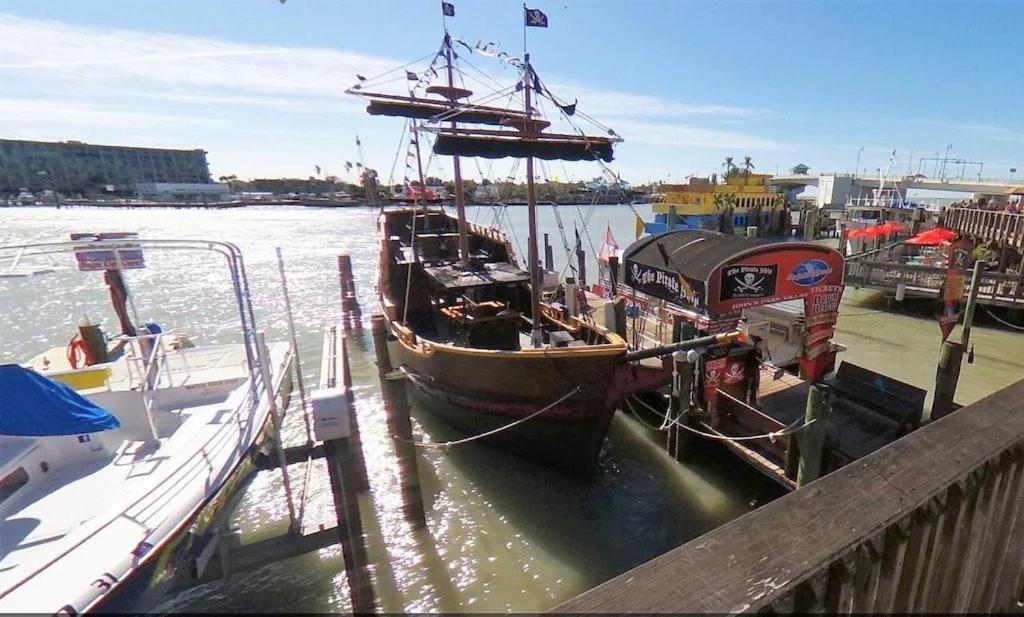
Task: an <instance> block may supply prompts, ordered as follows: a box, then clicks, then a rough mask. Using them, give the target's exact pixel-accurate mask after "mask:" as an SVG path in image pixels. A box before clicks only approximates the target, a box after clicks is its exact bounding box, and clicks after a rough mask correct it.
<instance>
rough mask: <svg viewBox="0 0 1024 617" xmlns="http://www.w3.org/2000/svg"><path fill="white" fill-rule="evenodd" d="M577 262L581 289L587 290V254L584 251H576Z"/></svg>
mask: <svg viewBox="0 0 1024 617" xmlns="http://www.w3.org/2000/svg"><path fill="white" fill-rule="evenodd" d="M576 261H577V262H578V263H579V269H580V289H586V288H587V253H586V251H584V250H583V249H580V250H578V251H576Z"/></svg>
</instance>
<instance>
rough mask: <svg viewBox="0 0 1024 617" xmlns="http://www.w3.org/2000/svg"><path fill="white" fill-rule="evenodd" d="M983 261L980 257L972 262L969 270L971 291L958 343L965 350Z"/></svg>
mask: <svg viewBox="0 0 1024 617" xmlns="http://www.w3.org/2000/svg"><path fill="white" fill-rule="evenodd" d="M984 267H985V262H984V261H981V260H980V259H979V260H978V261H976V262H974V270H973V271H972V272H971V291H970V292H968V294H967V306H965V307H964V326H963V332H961V334H960V345H961V347H963V351H966V350H967V344H968V343H970V342H971V326H972V325H973V324H974V309H975V307H976V306H977V304H978V288H979V287H980V286H981V270H982V268H984Z"/></svg>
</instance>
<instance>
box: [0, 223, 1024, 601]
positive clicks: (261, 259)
mask: <svg viewBox="0 0 1024 617" xmlns="http://www.w3.org/2000/svg"><path fill="white" fill-rule="evenodd" d="M639 208H640V209H641V213H642V214H645V215H646V214H647V207H646V206H640V207H639ZM561 214H562V218H563V222H564V224H565V232H566V238H567V241H568V243H569V245H570V246H572V244H573V243H574V231H573V227H574V223H575V224H579V220H580V218H581V217H580V214H582V215H583V218H587V216H588V215H589V219H588V224H587V225H586V229H587V230H589V236H590V237H592V239H593V247H592V246H591V242H590V241H589V240H588V237H587V236H588V234H587V233H586V231H585V230H584V227H583V226H581V227H580V233H581V236H582V245H583V247H584V249H585V250H586V251H587V253H588V255H589V256H591V259H592V256H593V248H596V247H599V245H600V243H601V239H602V237H603V233H604V228H605V225H606V224H610V225H611V228H612V229H613V231H614V233H615V235H616V237H617V238H618V240H619V242H620V244H623V245H625V244H627V243H628V242H629V241H630V240H631V239H632V238H633V214H632V212H631V211H630V210H629V209H628V208H624V207H614V206H599V207H596V208H594V209H590V208H587V207H581V209H580V210H579V211H577V210H576V209H575V208H574V207H571V206H570V207H564V206H563V207H562V209H561ZM507 216H508V217H509V222H510V223H511V225H510V226H509V225H506V227H508V228H510V229H514V230H515V233H513V234H511V235H512V236H513V242H514V243H517V244H518V248H517V250H518V251H519V253H520V254H521V255H525V245H524V244H523V243H524V242H525V240H526V232H525V229H526V210H525V208H510V209H508V211H507ZM469 218H470V219H471V220H477V221H478V222H481V223H490V222H491V221H492V220H493V211H492V210H491V209H490V208H470V214H469ZM374 222H375V213H374V212H373V211H371V210H369V209H347V210H320V209H307V208H246V209H233V210H227V211H208V210H188V211H186V210H153V211H150V210H128V211H117V210H109V209H95V210H93V209H65V210H54V209H32V208H9V209H0V243H3V244H11V243H15V242H27V241H32V240H57V239H63V238H65V237H66V236H67V233H68V232H70V231H137V232H139V233H140V234H142V235H145V236H148V237H163V238H168V237H175V238H209V239H223V240H230V241H233V242H235V243H237V244H238V245H240V246H241V248H242V251H243V253H244V256H245V260H246V266H247V270H248V272H249V276H250V281H251V285H252V288H253V294H254V303H255V309H256V313H257V320H258V323H259V325H260V327H262V328H265V329H266V330H267V338H268V339H269V340H285V339H286V337H287V330H286V320H285V315H284V312H283V310H284V303H283V300H282V298H281V293H280V281H279V279H278V276H277V267H276V258H275V255H274V247H275V246H280V247H282V249H283V251H284V256H285V260H286V267H287V270H288V278H289V287H290V290H291V292H292V305H293V308H294V311H295V323H296V328H297V330H298V336H299V346H300V350H301V357H302V369H303V373H304V375H305V378H306V381H307V384H308V385H310V386H312V385H313V384H315V382H316V378H317V375H318V370H319V358H320V345H321V336H322V332H323V328H324V326H325V325H326V324H329V323H332V322H333V321H334V320H336V319H337V317H338V284H337V274H336V266H335V264H336V256H337V254H338V253H340V252H348V253H349V254H350V255H351V256H352V260H353V264H354V269H355V272H354V273H355V277H356V285H357V289H358V292H359V294H360V299H361V304H362V306H363V309H364V312H365V313H366V314H367V315H368V314H370V313H371V312H373V310H374V307H375V300H374V287H373V286H374V281H375V278H376V249H377V241H376V235H375V225H374ZM540 226H541V231H542V232H547V233H549V234H550V237H551V243H552V244H553V245H554V246H555V247H556V250H555V262H556V268H557V269H559V270H561V269H563V268H564V267H565V264H566V262H567V259H566V254H565V252H564V250H563V245H562V240H561V234H560V233H559V229H558V225H557V224H556V220H555V217H554V215H553V214H552V210H551V208H542V209H541V212H540ZM147 259H148V261H149V266H150V267H149V268H147V269H146V270H141V271H133V272H131V273H129V274H128V280H129V284H130V286H131V288H132V291H133V293H134V294H135V296H136V298H137V303H138V309H139V313H140V316H141V317H142V318H143V319H148V318H152V319H155V320H156V321H157V322H158V323H160V324H162V325H163V326H164V327H165V328H167V329H173V330H175V331H178V332H183V333H188V334H189V335H191V336H192V337H193V338H194V339H196V340H197V341H198V342H199V343H200V344H203V343H224V342H231V341H233V340H237V337H236V336H235V334H234V332H235V330H237V315H236V314H235V313H234V309H233V307H232V303H231V296H230V293H229V292H228V291H227V287H226V283H227V275H226V270H225V268H224V267H223V264H222V263H221V262H219V261H218V260H216V259H214V258H211V257H206V256H203V257H196V256H195V255H192V254H184V253H182V254H158V253H153V254H150V255H148V256H147ZM594 268H596V264H595V263H594V262H593V261H591V262H590V264H589V268H588V269H589V270H590V273H589V276H590V278H591V279H593V277H594V274H595V270H594ZM882 307H884V303H880V301H879V300H878V297H877V295H875V294H868V293H865V292H860V291H854V290H850V291H849V292H848V294H847V297H846V299H845V300H844V305H843V316H842V317H841V319H840V321H839V333H838V335H837V337H836V338H837V340H838V341H840V342H842V343H845V344H847V345H848V346H849V347H850V349H849V351H847V352H845V353H844V354H843V356H842V357H843V359H846V360H849V361H852V362H855V363H857V364H861V365H863V366H867V367H870V368H873V369H875V370H880V371H883V372H887V373H889V374H891V375H893V376H894V377H896V378H898V379H903V380H905V381H908V382H910V383H913V384H915V385H918V386H921V387H924V388H927V389H931V388H932V385H933V381H934V366H935V360H936V357H937V353H938V339H939V337H938V326H937V325H936V324H935V322H934V320H933V319H931V318H929V317H927V316H913V315H891V314H882V313H880V312H878V311H879V309H880V308H882ZM0 315H3V320H2V321H0V362H12V361H19V360H24V359H26V358H28V357H29V356H31V355H33V354H35V353H38V352H39V351H41V350H43V349H45V348H48V347H51V346H54V345H63V344H64V343H66V342H67V340H68V338H70V336H71V334H72V333H73V331H74V327H75V326H76V325H77V323H78V322H79V320H80V319H81V318H82V316H83V315H88V317H90V318H91V319H93V320H100V321H101V323H102V324H103V326H104V327H105V329H106V330H107V331H114V330H115V323H114V321H113V316H112V315H111V314H110V311H109V309H108V300H107V296H106V291H105V289H104V288H103V286H102V279H101V277H100V275H99V274H95V273H73V272H70V273H65V272H61V273H56V274H51V275H46V276H43V277H37V278H34V279H30V280H26V279H15V280H4V279H0ZM954 336H957V334H956V333H954ZM973 339H974V340H975V341H976V343H977V349H978V351H977V359H976V362H975V364H974V365H971V366H965V368H964V371H963V373H962V376H961V389H960V391H959V395H958V401H960V402H964V403H967V402H971V401H973V400H976V399H978V398H980V397H982V396H984V395H985V394H987V393H989V392H991V391H993V390H995V389H998V388H999V387H1002V386H1004V385H1007V384H1009V383H1011V382H1013V381H1015V380H1016V379H1017V378H1019V377H1020V375H1021V371H1020V362H1021V360H1019V359H1020V358H1024V336H1021V335H1019V334H1009V333H1006V332H1004V331H1001V330H994V329H991V328H988V327H985V326H984V325H982V326H980V327H977V328H976V329H975V330H974V335H973ZM349 349H350V353H351V361H352V372H353V379H354V382H355V386H356V392H355V394H356V401H357V411H358V414H359V418H360V423H361V430H362V432H363V440H364V449H365V452H366V456H367V461H366V464H367V470H368V474H369V479H370V484H371V496H372V507H373V509H374V511H375V513H376V516H377V519H378V522H377V524H376V525H368V527H367V531H368V533H369V535H370V547H369V549H370V557H371V559H372V560H373V562H374V564H375V568H374V576H375V578H376V581H377V583H378V591H379V592H380V598H379V602H380V605H381V607H382V608H383V609H384V610H387V611H417V612H419V611H480V612H505V611H540V610H544V609H548V608H551V607H553V606H555V605H557V604H558V603H560V602H562V601H564V600H566V599H568V598H571V597H573V596H575V595H577V594H579V593H581V592H582V591H585V590H586V589H588V588H590V587H592V586H594V585H596V584H598V583H600V582H602V581H604V580H607V579H608V578H610V577H612V576H614V575H616V574H619V573H621V572H623V571H625V570H627V569H629V568H630V567H633V566H635V565H637V564H639V563H642V562H643V561H646V560H648V559H650V558H652V557H654V556H656V555H658V554H661V553H663V552H665V551H666V550H669V549H670V548H672V547H674V546H677V545H678V544H681V543H683V542H685V541H687V540H689V539H692V538H694V537H696V536H698V535H700V534H701V533H704V532H706V531H708V530H710V529H712V528H713V527H715V526H718V525H720V524H722V523H724V522H726V521H728V520H731V519H732V518H735V517H736V516H739V515H740V514H743V513H744V512H747V511H749V510H750V509H751V508H753V507H754V506H756V505H758V504H760V503H763V502H764V501H766V500H768V499H771V498H773V497H775V496H777V495H778V494H779V492H778V490H777V489H776V488H775V487H774V486H773V485H772V484H771V483H770V482H769V481H768V480H765V479H764V478H762V477H761V476H760V475H759V474H757V473H756V472H754V471H753V470H751V469H750V468H748V467H746V466H744V465H743V464H741V463H739V462H738V461H737V460H736V459H734V458H732V457H731V456H730V455H728V454H727V453H725V452H724V450H723V449H721V448H720V447H718V446H716V445H702V446H700V447H698V448H697V449H696V450H695V452H694V455H693V456H692V460H691V462H689V463H688V464H687V465H685V466H682V465H678V464H676V463H675V462H674V461H672V460H671V459H669V458H668V457H667V456H666V455H665V454H664V453H663V452H662V451H661V450H660V449H659V448H658V447H657V445H656V439H657V436H656V435H654V434H653V433H651V432H650V431H648V430H647V429H644V428H643V427H641V426H640V425H638V424H637V423H636V422H635V421H633V420H632V419H629V418H625V417H622V416H621V415H620V416H619V417H617V418H616V420H615V421H614V423H613V425H612V429H611V432H610V435H609V439H608V440H607V443H606V446H605V448H604V451H603V452H602V454H601V457H600V461H599V465H598V469H597V471H596V473H595V474H594V476H593V477H592V478H590V479H589V480H587V481H581V480H576V479H573V478H570V477H567V476H565V475H563V474H561V473H558V472H552V471H549V470H547V469H544V468H541V467H539V466H536V465H533V464H531V463H529V462H526V461H523V460H521V459H518V458H516V457H514V456H511V455H507V454H505V453H503V452H501V451H499V450H495V449H493V448H490V447H487V446H484V445H480V444H477V443H471V444H466V445H464V446H460V447H457V448H454V449H452V450H451V451H448V452H443V451H441V450H425V451H421V452H420V460H419V463H420V478H421V483H422V487H423V493H424V502H425V505H426V509H427V524H428V530H427V532H425V533H415V532H414V531H413V530H412V529H411V527H410V526H409V525H408V524H407V523H406V522H405V520H404V518H403V516H402V512H401V496H400V481H401V478H400V477H399V475H398V469H397V466H396V465H395V464H394V452H393V449H392V445H391V440H390V438H389V436H388V434H387V428H386V425H385V421H384V417H383V412H382V406H383V399H382V388H381V386H380V383H379V381H378V377H377V371H376V367H375V366H374V364H373V349H372V343H371V341H370V340H369V332H366V333H365V334H354V335H353V336H352V338H351V339H350V345H349ZM296 398H297V397H296ZM295 411H296V408H295V401H293V405H292V408H291V409H290V415H289V417H288V419H287V420H286V425H285V435H286V440H287V441H288V442H289V443H300V442H302V441H304V439H305V437H304V429H303V427H302V422H301V418H300V417H299V415H298V414H297V413H295ZM412 413H413V424H414V431H415V433H416V435H417V437H418V438H421V439H423V440H429V441H443V440H445V439H447V438H449V437H451V435H452V433H451V432H450V430H449V429H447V427H445V426H444V425H442V424H439V423H438V422H437V421H436V420H435V419H433V418H432V417H431V416H430V414H429V413H428V412H426V411H424V410H421V409H417V408H415V407H414V408H413V410H412ZM292 474H293V475H292V483H293V485H295V486H298V485H300V484H301V473H300V468H299V467H296V468H293V469H292ZM281 484H282V483H281V479H280V473H279V472H263V473H260V474H257V475H256V476H255V477H254V478H253V479H252V481H251V482H250V483H249V484H248V485H247V486H246V488H245V493H244V496H243V498H242V500H241V503H240V506H239V508H238V509H237V511H236V513H235V515H234V517H233V521H232V524H233V526H235V527H237V528H238V529H239V530H240V531H241V532H242V534H243V541H246V542H249V541H253V540H256V539H260V538H263V537H269V536H271V535H273V534H276V533H279V532H282V531H284V529H285V527H286V523H285V521H286V516H287V514H286V507H285V502H284V499H283V497H282V495H283V489H282V486H281ZM310 487H311V491H310V497H309V505H308V507H307V513H306V519H305V523H306V525H307V529H314V528H316V526H317V525H318V524H320V523H324V524H326V525H332V524H333V522H334V521H333V506H332V503H331V500H330V493H329V484H328V481H327V475H326V470H325V469H324V468H323V467H322V465H320V464H317V465H316V466H315V468H314V472H313V474H312V478H311V482H310ZM159 609H160V610H164V611H186V610H187V611H272V612H282V611H347V610H349V603H348V589H347V586H346V582H345V577H344V569H343V563H342V560H341V555H340V549H338V548H337V547H334V548H329V549H325V550H323V551H320V552H318V553H313V554H309V555H305V556H302V557H298V558H295V559H292V560H289V561H287V562H282V563H278V564H272V565H269V566H267V567H265V568H262V569H260V570H257V571H254V572H249V573H245V574H241V575H238V576H235V577H233V578H232V579H231V580H230V581H228V582H218V583H212V584H209V585H205V586H202V587H198V588H195V589H192V590H189V591H186V592H182V593H180V594H178V595H176V596H174V597H171V598H167V599H165V600H164V601H163V602H162V604H161V605H160V606H159Z"/></svg>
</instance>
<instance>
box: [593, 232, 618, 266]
mask: <svg viewBox="0 0 1024 617" xmlns="http://www.w3.org/2000/svg"><path fill="white" fill-rule="evenodd" d="M618 254H619V243H618V242H617V241H616V240H615V236H613V235H612V227H611V225H607V226H606V227H605V229H604V243H603V244H602V245H601V250H600V251H598V253H597V258H598V259H599V260H600V261H608V258H609V257H611V256H612V255H618Z"/></svg>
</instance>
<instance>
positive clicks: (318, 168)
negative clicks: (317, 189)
mask: <svg viewBox="0 0 1024 617" xmlns="http://www.w3.org/2000/svg"><path fill="white" fill-rule="evenodd" d="M313 167H316V175H318V176H319V175H320V166H319V165H313Z"/></svg>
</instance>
